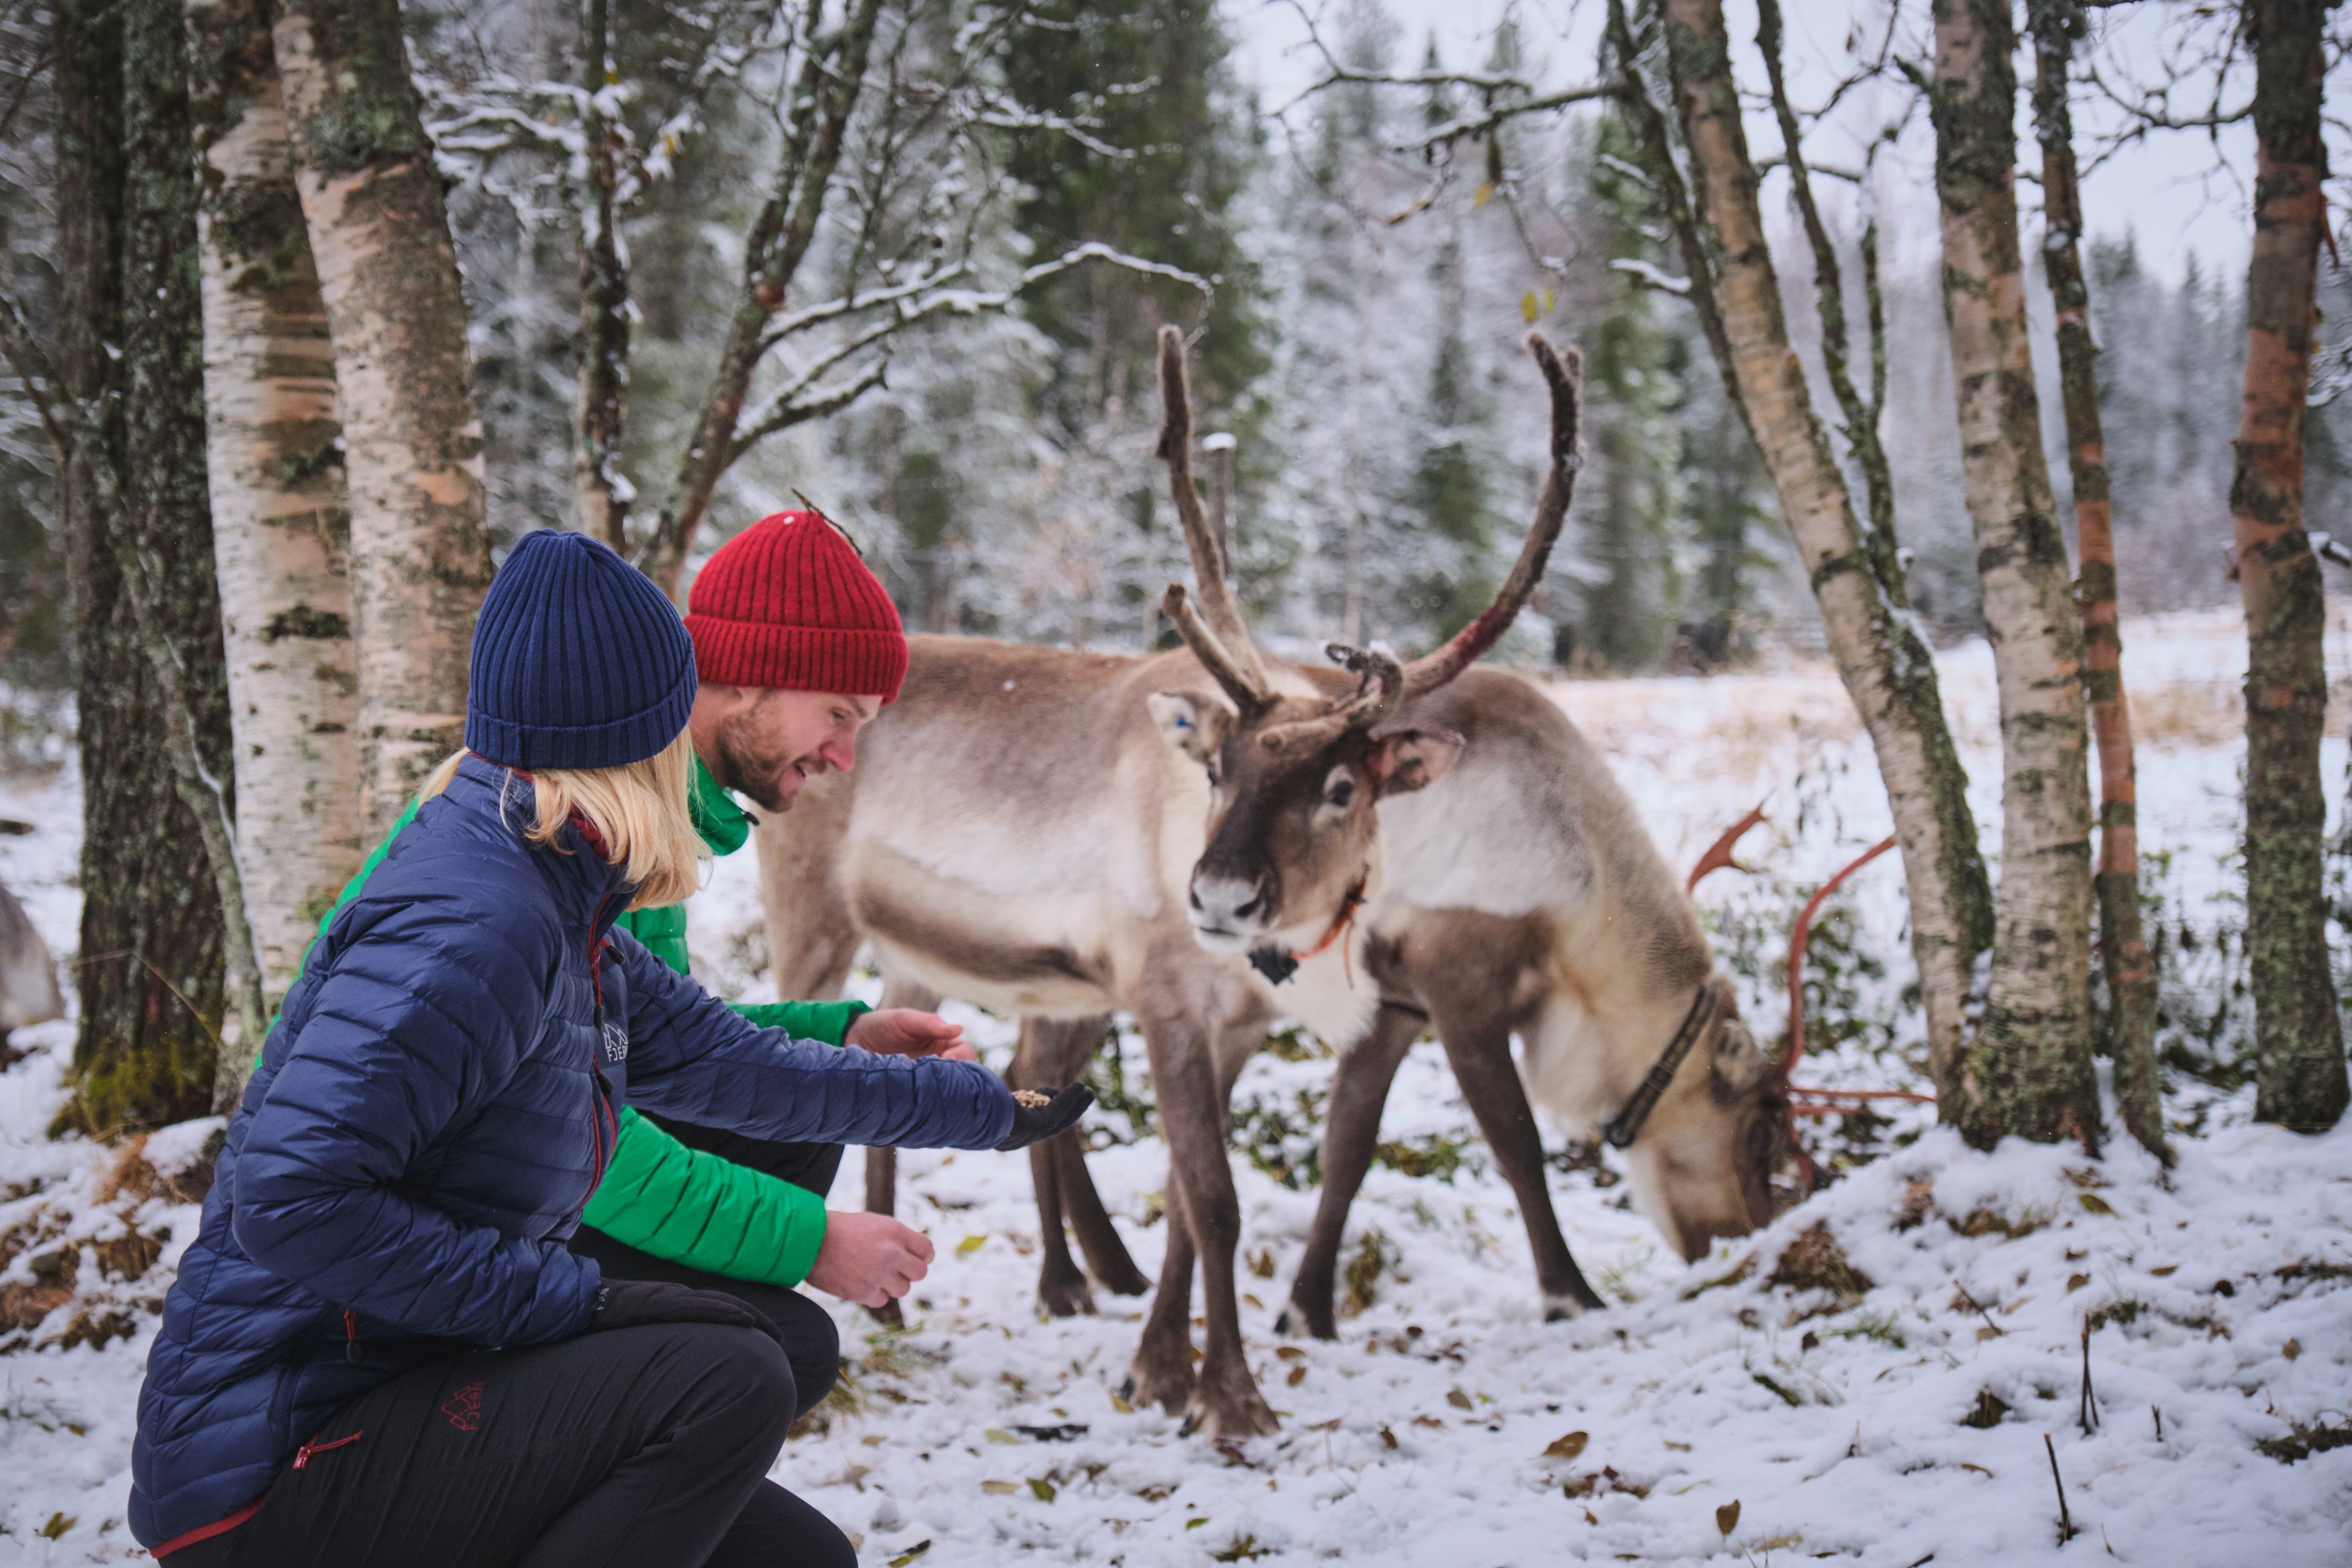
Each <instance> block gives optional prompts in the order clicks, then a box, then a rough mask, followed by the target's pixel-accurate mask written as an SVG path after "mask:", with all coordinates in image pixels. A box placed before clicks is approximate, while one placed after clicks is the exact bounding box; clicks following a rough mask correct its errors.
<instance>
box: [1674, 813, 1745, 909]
mask: <svg viewBox="0 0 2352 1568" xmlns="http://www.w3.org/2000/svg"><path fill="white" fill-rule="evenodd" d="M1763 820H1764V805H1763V803H1762V802H1761V801H1759V802H1758V803H1757V805H1756V809H1755V810H1753V811H1751V812H1749V813H1748V815H1747V816H1743V817H1741V818H1740V819H1739V820H1738V821H1737V822H1735V823H1733V824H1732V825H1731V826H1728V827H1727V828H1725V829H1724V830H1723V837H1720V838H1718V839H1717V840H1716V841H1715V842H1714V843H1712V844H1710V845H1708V846H1707V847H1706V854H1704V855H1702V856H1700V857H1699V858H1698V863H1697V864H1696V865H1694V866H1693V867H1692V868H1690V877H1689V879H1687V880H1686V881H1685V882H1684V883H1683V891H1684V892H1685V893H1686V894H1687V893H1690V892H1693V891H1695V890H1696V889H1697V887H1698V885H1699V883H1700V882H1702V881H1704V880H1705V879H1706V874H1707V873H1708V872H1709V871H1720V870H1722V869H1724V868H1727V867H1728V868H1730V869H1732V870H1734V871H1745V870H1746V869H1748V868H1747V867H1745V866H1743V865H1741V864H1740V863H1739V862H1738V861H1737V860H1735V859H1733V858H1731V852H1732V851H1733V850H1734V849H1737V848H1738V847H1739V841H1740V839H1742V838H1744V837H1747V834H1748V829H1749V828H1751V827H1753V826H1756V825H1757V824H1758V823H1759V822H1761V821H1763Z"/></svg>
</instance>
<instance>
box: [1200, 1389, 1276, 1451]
mask: <svg viewBox="0 0 2352 1568" xmlns="http://www.w3.org/2000/svg"><path fill="white" fill-rule="evenodd" d="M1280 1430H1282V1424H1281V1422H1280V1421H1279V1420H1277V1419H1276V1416H1275V1414H1274V1411H1273V1410H1272V1408H1271V1407H1269V1406H1268V1405H1266V1402H1265V1399H1263V1398H1262V1397H1260V1396H1259V1394H1258V1392H1257V1388H1256V1386H1255V1384H1250V1385H1246V1386H1244V1387H1243V1388H1241V1389H1239V1390H1234V1391H1215V1392H1213V1391H1211V1390H1209V1389H1207V1388H1206V1387H1203V1388H1202V1389H1201V1390H1199V1391H1198V1392H1196V1393H1195V1394H1193V1395H1192V1403H1191V1404H1190V1405H1187V1406H1186V1407H1185V1410H1184V1425H1183V1426H1182V1427H1181V1430H1180V1433H1179V1436H1186V1437H1189V1436H1192V1435H1193V1434H1195V1433H1204V1434H1206V1435H1207V1436H1209V1437H1210V1438H1212V1439H1213V1440H1214V1441H1215V1442H1216V1443H1217V1444H1218V1445H1219V1446H1220V1447H1223V1446H1224V1445H1226V1444H1228V1443H1233V1442H1236V1441H1238V1440H1239V1439H1241V1438H1244V1437H1265V1436H1272V1435H1273V1434H1275V1433H1276V1432H1279V1431H1280Z"/></svg>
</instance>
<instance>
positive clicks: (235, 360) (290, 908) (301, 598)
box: [187, 0, 362, 996]
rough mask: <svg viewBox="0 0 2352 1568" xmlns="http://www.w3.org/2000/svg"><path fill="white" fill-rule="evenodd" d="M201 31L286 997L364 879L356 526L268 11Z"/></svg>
mask: <svg viewBox="0 0 2352 1568" xmlns="http://www.w3.org/2000/svg"><path fill="white" fill-rule="evenodd" d="M187 19H188V28H189V43H190V67H191V77H192V80H193V82H194V95H193V103H194V114H195V120H196V145H197V149H198V153H199V156H200V157H201V158H202V160H203V166H204V167H205V170H206V173H207V179H206V181H205V189H204V193H203V206H202V209H201V210H200V212H199V214H198V219H197V222H198V228H197V232H198V235H199V236H200V241H201V243H200V249H201V252H202V258H203V265H204V317H205V408H206V413H207V419H208V424H207V431H206V458H207V460H206V468H207V469H208V471H209V473H210V475H211V483H212V509H213V553H214V559H215V563H216V564H217V567H218V572H219V579H220V595H221V612H222V627H223V633H224V636H225V639H226V644H227V650H228V689H229V707H230V722H231V726H232V729H233V731H234V733H235V735H236V803H237V804H236V812H237V828H238V838H239V841H240V859H241V860H242V862H243V865H242V869H243V873H244V886H245V891H246V894H247V899H248V900H249V901H250V910H251V913H252V918H253V923H254V926H255V928H256V931H257V936H258V938H259V941H260V944H261V962H262V966H263V975H264V983H265V984H266V986H267V988H268V992H269V994H271V995H272V996H275V995H277V994H280V993H282V992H283V991H284V990H285V989H286V987H287V986H288V985H289V984H292V982H293V978H294V973H295V970H296V968H297V966H298V965H299V963H300V962H301V958H302V951H303V948H304V946H305V945H306V944H307V943H308V942H309V941H310V935H311V933H312V932H313V931H315V930H316V929H317V926H318V921H319V917H320V915H321V914H322V913H324V912H325V911H326V910H328V909H329V908H331V906H332V905H333V902H334V900H335V896H336V894H337V893H338V892H339V891H341V888H342V886H343V884H344V883H345V882H346V881H348V880H350V879H351V877H352V873H353V872H355V871H357V870H358V869H359V865H360V858H361V850H362V846H361V842H360V791H359V783H360V772H359V768H360V755H359V740H358V736H357V734H356V733H355V732H354V726H355V724H356V723H357V721H358V716H359V703H358V700H357V696H356V685H355V680H354V677H353V674H352V628H351V622H352V593H351V582H350V578H349V572H350V568H351V563H350V547H351V515H350V512H349V510H348V507H347V503H346V501H345V500H344V496H343V470H342V458H341V453H340V452H339V451H338V450H337V449H336V447H337V444H338V441H339V439H340V437H341V427H340V426H339V425H338V424H337V422H336V418H335V363H334V355H333V353H332V351H331V348H330V347H329V342H328V336H327V309H326V303H325V301H324V300H322V299H321V298H320V293H319V277H318V272H317V270H316V268H313V267H312V266H311V264H310V237H309V235H308V234H307V233H306V232H305V230H304V228H303V224H302V207H301V201H300V198H299V195H297V193H296V191H295V188H294V169H293V163H292V154H291V152H290V150H289V146H288V144H287V140H286V116H285V110H284V106H283V104H282V103H281V102H280V101H279V97H278V68H277V63H276V58H275V56H274V54H273V52H272V50H271V47H270V40H269V27H268V21H267V18H266V16H265V14H264V12H263V9H262V6H261V5H259V4H258V3H257V0H190V4H189V5H188V8H187Z"/></svg>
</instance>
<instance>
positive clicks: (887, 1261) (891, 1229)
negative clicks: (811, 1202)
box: [808, 1013, 938, 1307]
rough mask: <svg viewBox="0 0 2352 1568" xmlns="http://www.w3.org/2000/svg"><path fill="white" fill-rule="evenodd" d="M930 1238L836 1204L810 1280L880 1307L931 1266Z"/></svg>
mask: <svg viewBox="0 0 2352 1568" xmlns="http://www.w3.org/2000/svg"><path fill="white" fill-rule="evenodd" d="M876 1016H878V1015H876V1014H873V1013H868V1014H867V1015H866V1017H868V1018H871V1017H876ZM915 1016H917V1017H921V1016H924V1015H922V1014H919V1013H918V1014H916V1015H915ZM863 1021H864V1020H863V1019H861V1020H860V1022H863ZM937 1021H938V1020H936V1019H934V1020H933V1022H935V1023H936V1022H937ZM930 1262H931V1243H930V1239H929V1237H926V1236H924V1235H923V1233H922V1232H921V1231H919V1230H909V1229H908V1227H907V1226H903V1225H900V1224H899V1223H898V1221H897V1220H895V1219H892V1218H891V1217H890V1216H889V1215H886V1214H866V1213H863V1212H861V1211H858V1210H855V1209H836V1210H835V1211H834V1212H833V1213H831V1214H829V1215H825V1225H824V1245H822V1246H820V1247H818V1248H817V1249H816V1263H815V1265H814V1267H813V1268H810V1269H809V1272H808V1282H809V1283H810V1284H812V1285H814V1286H815V1287H816V1288H817V1289H820V1290H822V1291H824V1293H825V1294H826V1295H828V1296H838V1297H840V1298H841V1299H842V1300H845V1301H855V1302H856V1303H857V1304H858V1305H859V1306H861V1307H880V1306H886V1305H887V1304H888V1303H889V1302H890V1301H891V1300H894V1299H896V1298H898V1297H900V1296H903V1295H905V1294H906V1293H907V1292H908V1289H910V1288H912V1287H913V1285H914V1283H915V1281H916V1280H918V1279H921V1278H922V1277H923V1276H924V1275H925V1274H927V1273H929V1271H930Z"/></svg>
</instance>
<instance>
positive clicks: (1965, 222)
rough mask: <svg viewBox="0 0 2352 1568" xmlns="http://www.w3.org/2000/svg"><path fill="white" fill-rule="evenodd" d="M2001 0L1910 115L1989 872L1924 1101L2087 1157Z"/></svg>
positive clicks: (2054, 566)
mask: <svg viewBox="0 0 2352 1568" xmlns="http://www.w3.org/2000/svg"><path fill="white" fill-rule="evenodd" d="M2016 45H2017V37H2016V31H2015V27H2014V26H2013V24H2012V22H2011V16H2010V0H1939V3H1938V4H1937V7H1936V68H1935V80H1934V84H1933V89H1932V91H1931V94H1930V97H1929V111H1930V114H1931V116H1932V118H1933V120H1934V121H1935V127H1936V191H1937V198H1938V200H1939V202H1940V204H1941V205H1942V208H1943V224H1942V227H1943V239H1944V316H1945V320H1946V321H1947V322H1948V326H1949V328H1950V332H1951V348H1952V374H1953V379H1954V381H1955V382H1956V384H1957V385H1958V394H1959V425H1960V462H1961V475H1962V479H1963V482H1964V488H1965V489H1966V492H1967V498H1968V507H1969V521H1970V522H1971V523H1972V525H1973V527H1974V531H1975V534H1976V542H1977V574H1978V576H1979V579H1980V580H1981V582H1982V584H1983V586H1984V615H1985V624H1986V628H1987V631H1988V632H1989V634H1990V638H1991V641H1992V650H1993V668H1994V672H1995V676H1996V679H1997V683H1998V686H1999V689H2000V737H2001V868H2000V884H1999V886H1998V887H1997V888H1996V889H1995V891H1994V894H1993V948H1992V972H1991V978H1990V985H1989V988H1988V990H1987V993H1986V996H1985V1010H1984V1020H1983V1024H1982V1026H1981V1027H1980V1028H1979V1032H1978V1034H1977V1037H1976V1038H1975V1039H1974V1040H1972V1041H1971V1042H1970V1043H1969V1047H1967V1049H1966V1050H1965V1051H1964V1052H1963V1053H1962V1056H1961V1059H1960V1061H1959V1062H1958V1069H1957V1070H1956V1071H1955V1072H1953V1073H1952V1074H1951V1075H1950V1077H1949V1078H1948V1079H1946V1080H1944V1081H1943V1082H1942V1083H1941V1084H1940V1085H1939V1092H1938V1100H1939V1103H1940V1105H1941V1109H1942V1114H1943V1115H1944V1117H1945V1118H1946V1119H1947V1120H1948V1121H1953V1122H1954V1123H1956V1124H1957V1125H1958V1127H1959V1129H1960V1131H1961V1132H1962V1133H1963V1134H1964V1135H1965V1136H1966V1137H1967V1138H1968V1139H1969V1141H1970V1142H1974V1143H1977V1144H1979V1146H1990V1144H1991V1143H1993V1142H1996V1141H1997V1140H1999V1139H2000V1137H2001V1136H2002V1135H2003V1134H2005V1133H2011V1132H2014V1133H2019V1134H2021V1135H2023V1136H2025V1137H2028V1138H2032V1139H2035V1140H2037V1141H2040V1142H2054V1141H2056V1140H2058V1139H2060V1138H2064V1137H2075V1138H2080V1139H2082V1140H2083V1141H2084V1143H2085V1144H2086V1145H2087V1146H2092V1147H2095V1145H2096V1142H2097V1140H2098V1133H2099V1102H2098V1085H2097V1079H2096V1076H2095V1073H2094V1071H2093V1068H2092V1065H2091V1038H2090V1005H2091V998H2090V928H2091V847H2090V837H2091V795H2090V779H2089V774H2088V773H2087V772H2086V763H2087V762H2088V758H2087V756H2086V754H2085V753H2086V752H2088V750H2089V746H2090V741H2089V734H2088V731H2087V730H2086V728H2085V725H2084V702H2083V623H2082V618H2081V616H2080V614H2079V612H2078V611H2077V610H2076V609H2075V607H2074V595H2073V593H2072V584H2070V582H2069V580H2068V573H2067V569H2066V545H2065V541H2064V539H2063V537H2062V536H2061V535H2060V533H2059V531H2058V518H2057V503H2056V500H2055V498H2054V497H2053V494H2052V491H2051V488H2050V470H2049V461H2048V459H2047V458H2045V457H2044V455H2043V453H2042V426H2041V406H2040V404H2039V401H2038V400H2037V398H2036V396H2035V394H2034V390H2033V363H2032V346H2031V344H2030V342H2028V339H2027V331H2026V321H2025V268H2024V264H2023V261H2022V258H2021V256H2020V254H2019V247H2018V237H2017V185H2016V173H2017V172H2016V162H2017V124H2016V115H2017V69H2016V65H2015V63H2014V58H2013V57H2014V53H2015V49H2016Z"/></svg>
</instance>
